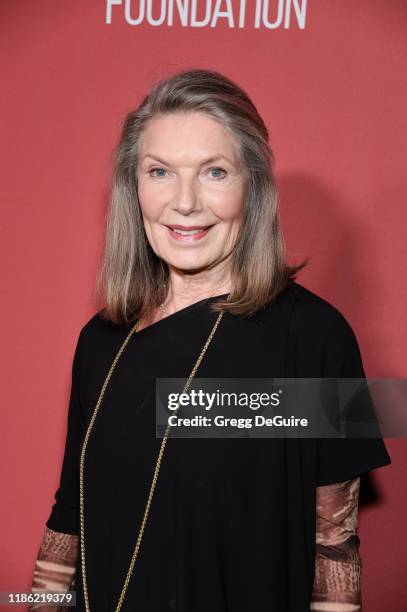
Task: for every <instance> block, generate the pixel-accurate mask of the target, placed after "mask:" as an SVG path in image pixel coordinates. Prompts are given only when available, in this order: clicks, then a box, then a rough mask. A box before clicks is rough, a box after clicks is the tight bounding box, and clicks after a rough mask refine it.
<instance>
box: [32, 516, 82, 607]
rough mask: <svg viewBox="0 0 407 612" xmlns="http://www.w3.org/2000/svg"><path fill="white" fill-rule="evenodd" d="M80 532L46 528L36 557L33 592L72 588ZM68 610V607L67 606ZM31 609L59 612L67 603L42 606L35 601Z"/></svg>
mask: <svg viewBox="0 0 407 612" xmlns="http://www.w3.org/2000/svg"><path fill="white" fill-rule="evenodd" d="M78 544H79V536H77V535H75V534H69V533H59V532H57V531H53V530H52V529H49V527H46V528H45V534H44V538H43V540H42V543H41V546H40V549H39V552H38V556H37V560H36V562H35V568H34V574H33V580H32V587H31V592H32V593H38V592H41V591H63V592H66V591H69V590H71V588H72V587H73V586H74V581H75V570H76V562H77V558H78ZM67 609H68V610H69V608H67ZM28 610H29V612H31V611H34V610H35V611H36V612H40V611H45V610H46V611H47V612H58V611H59V610H65V608H64V607H61V606H57V607H50V606H42V605H41V604H40V603H38V604H33V605H32V606H30V607H29V608H28Z"/></svg>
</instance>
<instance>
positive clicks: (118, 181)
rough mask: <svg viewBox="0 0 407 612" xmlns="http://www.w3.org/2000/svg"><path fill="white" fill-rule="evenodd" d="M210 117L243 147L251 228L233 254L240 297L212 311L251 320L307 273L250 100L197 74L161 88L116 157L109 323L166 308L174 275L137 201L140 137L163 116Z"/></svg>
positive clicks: (132, 119) (104, 301)
mask: <svg viewBox="0 0 407 612" xmlns="http://www.w3.org/2000/svg"><path fill="white" fill-rule="evenodd" d="M178 111H180V112H188V111H189V112H203V113H206V114H207V115H208V116H210V117H211V118H212V119H214V120H216V121H218V122H220V123H221V124H222V125H223V126H224V127H225V128H227V129H229V130H230V131H231V133H232V135H233V136H234V138H235V139H236V141H237V142H238V143H240V154H241V163H242V164H243V165H244V166H245V168H246V169H247V170H248V174H249V178H248V184H247V188H246V198H245V211H244V220H243V223H242V225H241V228H240V233H239V236H238V238H237V240H236V242H235V245H234V249H233V253H232V260H231V263H232V269H231V274H232V290H231V293H230V295H229V297H228V299H227V300H226V299H225V300H217V301H216V303H212V304H211V308H212V310H213V311H215V312H219V311H221V310H222V311H224V312H230V313H231V314H235V315H243V316H251V315H253V314H254V313H255V312H257V311H258V310H259V309H260V308H262V307H263V306H265V305H266V304H267V303H268V302H269V301H270V300H272V299H273V298H274V297H275V296H277V294H278V293H280V291H282V290H283V289H284V288H285V287H286V285H287V284H288V282H289V281H290V280H294V279H295V278H296V277H295V275H296V273H297V272H298V271H299V270H300V269H302V268H303V267H304V266H305V265H307V263H308V261H307V260H305V261H303V262H302V263H301V264H299V265H296V266H288V265H287V264H286V262H285V243H284V239H283V235H282V232H281V228H280V219H279V210H278V192H277V188H276V183H275V179H274V172H273V166H274V154H273V152H272V150H271V148H270V146H269V135H268V131H267V128H266V125H265V123H264V121H263V119H262V118H261V117H260V115H259V113H258V112H257V109H256V108H255V106H254V104H253V102H252V101H251V100H250V98H249V96H248V95H247V93H246V92H245V91H244V90H243V89H241V88H240V87H239V86H238V85H236V84H235V83H234V82H233V81H231V80H230V79H228V78H227V77H225V76H224V75H222V74H220V73H219V72H217V71H214V70H204V69H190V70H185V71H182V72H178V73H177V74H175V75H173V76H170V77H168V78H163V79H161V80H159V81H157V82H156V83H155V84H154V85H153V86H152V88H151V89H150V91H149V92H148V94H147V95H146V96H145V97H144V99H143V100H142V102H141V103H140V104H139V106H138V107H137V108H136V109H135V110H132V111H131V112H129V113H128V114H127V116H126V118H125V120H124V125H123V128H122V133H121V137H120V140H119V142H118V144H117V147H116V148H115V150H114V154H113V155H114V157H113V159H114V162H113V176H112V187H111V196H110V205H109V209H108V214H107V219H106V233H105V243H104V249H103V253H102V258H101V262H100V265H99V268H98V272H97V281H96V300H97V301H98V305H99V307H102V308H103V312H102V317H103V318H105V319H107V320H110V321H112V322H114V323H125V324H128V323H132V322H135V321H136V320H137V319H139V318H141V317H143V316H144V315H145V314H149V313H150V312H152V311H154V309H155V308H157V306H159V304H161V303H163V302H164V300H165V299H166V296H167V291H168V282H167V281H168V277H169V271H168V266H167V264H166V262H165V261H163V260H162V259H161V258H160V257H158V256H157V255H156V253H155V252H154V251H153V249H152V248H151V246H150V244H149V242H148V240H147V236H146V233H145V230H144V223H143V217H142V214H141V209H140V204H139V200H138V195H137V168H138V155H139V144H140V137H141V135H142V133H143V131H144V130H145V128H146V127H147V124H148V122H149V121H150V120H151V119H152V118H154V116H156V115H158V114H168V113H175V112H178Z"/></svg>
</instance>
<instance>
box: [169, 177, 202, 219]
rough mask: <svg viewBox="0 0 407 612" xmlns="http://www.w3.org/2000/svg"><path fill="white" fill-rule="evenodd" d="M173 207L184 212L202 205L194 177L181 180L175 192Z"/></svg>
mask: <svg viewBox="0 0 407 612" xmlns="http://www.w3.org/2000/svg"><path fill="white" fill-rule="evenodd" d="M173 207H174V209H175V210H178V211H179V212H181V213H184V214H185V213H188V212H191V211H192V210H196V209H198V208H199V207H200V205H199V197H198V190H197V186H196V183H195V180H194V178H193V177H191V178H183V179H180V180H179V182H178V185H177V189H176V192H175V194H174V203H173Z"/></svg>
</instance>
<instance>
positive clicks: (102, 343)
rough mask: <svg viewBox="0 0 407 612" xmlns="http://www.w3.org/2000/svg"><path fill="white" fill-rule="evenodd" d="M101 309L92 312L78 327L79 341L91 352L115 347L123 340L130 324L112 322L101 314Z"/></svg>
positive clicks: (129, 328) (130, 326) (109, 349)
mask: <svg viewBox="0 0 407 612" xmlns="http://www.w3.org/2000/svg"><path fill="white" fill-rule="evenodd" d="M103 312H104V311H103V309H102V310H98V311H97V312H96V313H94V314H93V315H92V316H91V317H90V318H89V319H88V320H87V321H86V322H85V323H84V325H83V326H82V327H81V328H80V332H79V342H80V343H81V344H83V345H84V346H86V351H87V352H88V351H89V350H90V351H92V352H99V351H106V350H108V351H109V352H110V351H111V349H115V348H116V347H117V346H118V345H119V344H120V343H121V342H123V341H124V340H125V338H126V336H127V334H128V333H129V332H130V330H131V328H132V325H130V324H118V323H113V321H111V320H109V319H105V318H104V316H103Z"/></svg>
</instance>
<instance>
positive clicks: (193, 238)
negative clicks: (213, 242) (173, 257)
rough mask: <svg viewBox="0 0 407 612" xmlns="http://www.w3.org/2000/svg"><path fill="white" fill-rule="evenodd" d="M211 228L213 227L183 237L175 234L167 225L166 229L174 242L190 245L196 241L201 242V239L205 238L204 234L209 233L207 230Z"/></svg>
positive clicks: (177, 233)
mask: <svg viewBox="0 0 407 612" xmlns="http://www.w3.org/2000/svg"><path fill="white" fill-rule="evenodd" d="M212 227H213V225H210V226H208V227H205V228H203V229H202V230H200V231H197V232H194V233H193V234H188V235H183V234H180V233H179V232H176V231H175V230H173V229H172V228H171V227H169V226H168V225H167V228H168V231H169V233H170V235H171V237H172V238H173V239H174V240H177V241H178V242H182V243H186V244H188V243H191V242H196V241H197V240H202V238H204V237H205V236H206V234H207V233H208V232H209V230H210V229H211V228H212Z"/></svg>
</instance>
